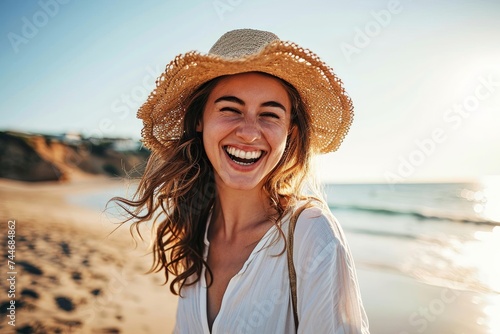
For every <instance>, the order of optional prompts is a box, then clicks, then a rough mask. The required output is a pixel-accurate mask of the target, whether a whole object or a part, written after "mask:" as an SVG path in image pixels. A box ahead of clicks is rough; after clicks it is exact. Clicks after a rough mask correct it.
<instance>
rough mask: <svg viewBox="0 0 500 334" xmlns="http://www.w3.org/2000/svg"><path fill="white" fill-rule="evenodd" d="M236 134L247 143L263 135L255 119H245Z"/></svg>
mask: <svg viewBox="0 0 500 334" xmlns="http://www.w3.org/2000/svg"><path fill="white" fill-rule="evenodd" d="M236 135H237V136H238V137H239V138H241V139H242V140H243V141H245V142H247V143H252V142H254V141H256V140H258V139H260V137H261V130H260V128H259V125H258V124H256V122H255V121H250V120H245V121H244V122H243V123H242V124H241V125H240V126H239V127H238V128H237V129H236Z"/></svg>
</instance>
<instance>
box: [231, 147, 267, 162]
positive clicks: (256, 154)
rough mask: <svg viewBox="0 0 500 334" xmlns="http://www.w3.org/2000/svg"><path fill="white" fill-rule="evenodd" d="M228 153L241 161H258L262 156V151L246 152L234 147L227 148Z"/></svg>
mask: <svg viewBox="0 0 500 334" xmlns="http://www.w3.org/2000/svg"><path fill="white" fill-rule="evenodd" d="M226 151H227V153H229V154H231V155H233V156H235V157H237V158H240V159H257V158H259V157H260V156H261V155H262V151H252V152H245V151H243V150H240V149H237V148H236V147H232V146H227V147H226Z"/></svg>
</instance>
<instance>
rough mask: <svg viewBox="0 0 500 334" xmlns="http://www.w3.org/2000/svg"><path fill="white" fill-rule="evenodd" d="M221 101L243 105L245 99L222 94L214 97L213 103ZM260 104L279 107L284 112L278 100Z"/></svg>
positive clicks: (283, 107)
mask: <svg viewBox="0 0 500 334" xmlns="http://www.w3.org/2000/svg"><path fill="white" fill-rule="evenodd" d="M221 101H228V102H234V103H237V104H240V105H242V106H244V105H245V101H243V100H242V99H240V98H238V97H236V96H233V95H224V96H221V97H219V98H218V99H216V100H215V102H214V103H218V102H221ZM261 106H262V107H274V108H280V109H283V111H284V112H286V108H285V106H284V105H282V104H281V103H279V102H276V101H267V102H264V103H262V104H261Z"/></svg>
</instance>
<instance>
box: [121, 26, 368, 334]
mask: <svg viewBox="0 0 500 334" xmlns="http://www.w3.org/2000/svg"><path fill="white" fill-rule="evenodd" d="M138 117H139V118H141V119H142V120H143V122H144V128H143V131H142V135H143V142H144V145H146V146H147V147H148V148H150V149H151V153H152V154H151V157H150V160H149V162H148V165H147V168H146V171H145V173H144V175H143V177H142V179H141V181H140V184H139V188H138V191H137V193H136V197H135V199H134V200H126V199H120V201H121V202H123V203H124V204H125V206H129V207H132V209H133V210H131V212H130V213H131V214H132V218H135V219H136V225H135V227H136V228H138V225H137V224H140V223H143V222H146V221H148V220H150V219H152V218H155V221H156V223H157V226H156V227H157V228H156V230H155V233H156V236H155V240H154V250H153V253H154V265H153V268H152V270H155V271H164V272H165V277H166V282H168V281H169V279H170V278H171V276H172V275H173V276H174V277H173V279H172V281H171V283H170V289H171V291H172V292H173V293H176V294H179V295H180V298H179V304H178V310H177V323H176V327H175V332H176V333H210V332H211V333H292V332H300V333H368V322H367V319H366V315H365V312H364V309H363V306H362V303H361V299H360V295H359V289H358V285H357V278H356V273H355V269H354V265H353V261H352V258H351V255H350V251H349V248H348V246H347V244H346V241H345V239H344V236H343V233H342V231H341V228H340V226H339V224H338V222H337V221H336V220H335V219H334V218H333V216H332V215H331V214H330V212H329V210H328V207H327V206H326V204H325V203H324V201H323V200H322V199H321V197H320V196H318V195H314V194H315V192H314V191H312V190H313V189H314V187H313V186H312V185H313V183H311V182H308V180H309V179H310V176H311V175H310V174H311V173H310V160H311V158H312V156H313V155H314V154H322V153H327V152H331V151H334V150H336V149H337V148H338V146H339V145H340V143H341V142H342V139H343V138H344V136H345V134H346V133H347V131H348V128H349V126H350V124H351V120H352V104H351V101H350V99H349V98H348V97H347V95H346V94H345V92H344V90H343V88H342V85H341V82H340V80H339V79H338V78H337V77H336V76H335V75H334V74H333V72H332V70H331V69H330V68H329V67H328V66H327V65H325V64H324V63H323V62H322V61H321V60H320V59H319V58H318V57H317V56H316V55H315V54H313V53H312V52H310V51H309V50H306V49H303V48H300V47H299V46H297V45H295V44H293V43H289V42H283V41H280V40H279V39H278V37H277V36H275V35H274V34H272V33H269V32H265V31H258V30H251V29H240V30H234V31H230V32H228V33H226V34H224V35H223V36H222V37H221V38H220V39H219V40H218V41H217V42H216V43H215V45H214V46H213V47H212V49H211V50H210V52H209V54H208V55H202V54H199V53H197V52H190V53H186V54H184V55H181V56H178V57H176V58H175V59H174V60H173V61H172V62H171V63H170V64H169V65H168V66H167V69H166V71H165V73H163V74H162V75H161V77H160V78H159V79H158V81H157V87H156V89H155V90H154V91H153V93H152V94H151V95H150V96H149V98H148V100H147V102H146V103H145V104H144V105H143V106H142V107H141V108H140V110H139V113H138ZM306 187H307V193H308V195H306ZM132 218H131V219H132Z"/></svg>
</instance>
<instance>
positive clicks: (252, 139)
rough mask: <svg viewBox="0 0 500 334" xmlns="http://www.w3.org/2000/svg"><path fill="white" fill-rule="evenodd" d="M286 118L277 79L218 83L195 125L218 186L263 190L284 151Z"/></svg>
mask: <svg viewBox="0 0 500 334" xmlns="http://www.w3.org/2000/svg"><path fill="white" fill-rule="evenodd" d="M290 114H291V102H290V98H289V97H288V93H287V91H286V90H285V88H284V87H283V86H282V84H281V82H280V81H279V80H278V79H276V78H273V77H271V76H267V75H264V74H260V73H255V72H252V73H242V74H236V75H231V76H228V77H225V78H222V79H221V80H220V81H219V82H218V83H217V85H216V86H215V87H214V89H213V90H212V92H211V93H210V95H209V97H208V101H207V103H206V105H205V108H204V111H203V117H202V120H201V121H200V124H198V126H197V131H201V132H203V145H204V147H205V151H206V153H207V156H208V159H209V160H210V162H211V164H212V166H213V168H214V171H215V179H216V183H217V184H218V186H227V187H230V188H233V189H239V190H250V189H254V188H256V187H262V185H263V181H264V179H265V177H266V176H267V175H268V174H269V173H270V172H271V171H272V170H273V168H274V167H275V166H276V165H277V164H278V162H279V161H280V159H281V157H282V155H283V152H284V150H285V147H286V139H287V135H288V130H289V128H290Z"/></svg>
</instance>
